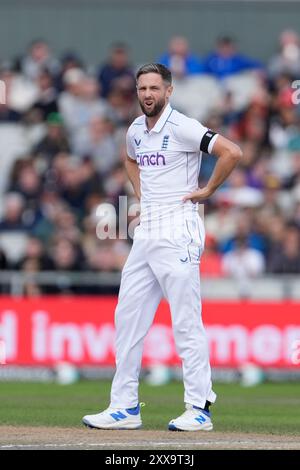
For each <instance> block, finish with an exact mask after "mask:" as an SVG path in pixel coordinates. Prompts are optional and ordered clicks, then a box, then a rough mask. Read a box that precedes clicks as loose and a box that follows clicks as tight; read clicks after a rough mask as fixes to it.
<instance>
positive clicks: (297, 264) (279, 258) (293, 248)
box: [269, 225, 300, 274]
mask: <svg viewBox="0 0 300 470" xmlns="http://www.w3.org/2000/svg"><path fill="white" fill-rule="evenodd" d="M269 270H270V272H271V273H274V274H299V273H300V230H299V228H298V227H297V226H295V225H290V226H288V227H287V228H286V230H285V233H284V236H283V239H282V243H281V246H280V247H279V249H278V250H276V251H274V252H273V253H272V256H271V257H270V259H269Z"/></svg>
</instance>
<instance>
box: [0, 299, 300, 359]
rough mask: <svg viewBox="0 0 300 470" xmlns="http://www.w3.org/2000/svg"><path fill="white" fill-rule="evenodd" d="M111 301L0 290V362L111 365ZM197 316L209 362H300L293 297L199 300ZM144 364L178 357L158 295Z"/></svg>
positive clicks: (298, 308)
mask: <svg viewBox="0 0 300 470" xmlns="http://www.w3.org/2000/svg"><path fill="white" fill-rule="evenodd" d="M116 303H117V299H116V297H64V298H62V297H59V298H58V297H42V298H36V299H12V298H10V297H1V298H0V345H1V351H2V353H1V354H2V356H4V355H5V358H4V357H2V362H5V363H6V364H11V365H39V366H41V365H43V366H44V365H49V366H51V365H54V364H56V363H58V362H61V361H68V362H72V363H74V364H77V365H95V366H110V365H114V336H115V332H114V309H115V306H116ZM145 310H146V307H145ZM145 314H146V311H145ZM203 320H204V323H205V328H206V331H207V336H208V341H209V347H210V357H211V364H212V366H222V367H238V366H240V365H242V364H244V363H247V362H252V363H255V364H257V365H260V366H262V367H282V368H287V367H295V366H297V365H299V363H300V353H299V350H297V348H298V349H299V344H300V303H295V302H282V303H269V302H268V303H262V302H260V303H254V302H205V303H204V305H203ZM0 359H1V358H0ZM3 359H5V361H4V360H3ZM0 362H1V361H0ZM143 363H144V365H145V366H147V365H150V364H155V363H163V364H168V365H178V364H180V359H179V358H178V356H177V354H176V349H175V345H174V340H173V334H172V328H171V321H170V313H169V307H168V305H167V304H166V303H165V302H162V303H161V305H160V307H159V309H158V311H157V314H156V318H155V321H154V323H153V325H152V327H151V329H150V331H149V333H148V335H147V337H146V340H145V345H144V356H143Z"/></svg>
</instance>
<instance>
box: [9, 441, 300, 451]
mask: <svg viewBox="0 0 300 470" xmlns="http://www.w3.org/2000/svg"><path fill="white" fill-rule="evenodd" d="M286 444H287V445H288V444H292V445H293V443H292V442H291V443H286ZM218 445H222V446H230V448H233V449H234V448H236V446H241V445H243V446H244V445H251V446H253V445H255V446H257V447H260V448H261V447H262V446H263V447H269V446H271V448H282V442H281V441H271V442H270V441H261V440H260V441H254V440H253V441H251V440H247V441H232V440H228V441H220V440H218V441H199V442H196V441H182V442H174V441H173V442H170V441H166V442H155V441H143V442H136V443H130V444H129V443H125V442H102V443H101V442H98V443H89V442H77V443H67V444H54V443H50V444H46V443H44V444H5V445H0V449H3V450H4V449H12V448H14V449H15V448H18V449H24V448H33V447H34V448H38V447H43V448H45V447H83V446H85V447H125V448H130V447H156V446H157V447H187V446H189V447H190V446H192V447H195V446H218ZM278 446H279V447H278ZM285 447H286V446H285Z"/></svg>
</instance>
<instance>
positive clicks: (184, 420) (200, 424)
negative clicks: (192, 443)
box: [169, 403, 213, 431]
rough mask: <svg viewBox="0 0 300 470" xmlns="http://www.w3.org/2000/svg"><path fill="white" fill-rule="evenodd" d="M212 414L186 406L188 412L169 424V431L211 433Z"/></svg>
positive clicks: (195, 407)
mask: <svg viewBox="0 0 300 470" xmlns="http://www.w3.org/2000/svg"><path fill="white" fill-rule="evenodd" d="M212 429H213V423H212V421H211V419H210V413H209V412H208V411H204V410H203V409H202V408H198V407H197V406H193V405H190V404H188V403H187V404H186V411H185V412H184V413H183V414H182V415H181V416H179V417H178V418H176V419H172V420H171V421H170V422H169V431H211V430H212Z"/></svg>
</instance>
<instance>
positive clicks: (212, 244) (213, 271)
mask: <svg viewBox="0 0 300 470" xmlns="http://www.w3.org/2000/svg"><path fill="white" fill-rule="evenodd" d="M200 271H201V274H202V275H203V276H205V277H221V276H222V275H223V271H222V256H221V253H220V252H219V251H218V244H217V241H216V239H215V238H214V237H212V236H211V235H207V236H206V237H205V250H204V253H203V255H202V256H201V264H200Z"/></svg>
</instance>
